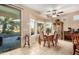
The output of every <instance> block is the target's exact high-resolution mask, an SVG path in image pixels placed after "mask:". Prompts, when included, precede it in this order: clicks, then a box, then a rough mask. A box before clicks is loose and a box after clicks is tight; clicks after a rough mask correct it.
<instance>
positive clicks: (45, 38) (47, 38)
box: [44, 35, 54, 48]
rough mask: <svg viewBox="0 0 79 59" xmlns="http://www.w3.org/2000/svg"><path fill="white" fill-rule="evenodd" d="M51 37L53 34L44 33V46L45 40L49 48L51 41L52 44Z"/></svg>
mask: <svg viewBox="0 0 79 59" xmlns="http://www.w3.org/2000/svg"><path fill="white" fill-rule="evenodd" d="M53 37H54V35H49V36H47V35H44V46H45V44H46V42H47V44H48V47H49V48H50V43H52V44H53V46H54V41H53Z"/></svg>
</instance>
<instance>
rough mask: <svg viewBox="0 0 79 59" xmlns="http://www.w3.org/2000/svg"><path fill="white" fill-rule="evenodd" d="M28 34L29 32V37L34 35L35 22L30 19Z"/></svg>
mask: <svg viewBox="0 0 79 59" xmlns="http://www.w3.org/2000/svg"><path fill="white" fill-rule="evenodd" d="M30 32H31V35H34V34H35V20H34V19H32V18H31V19H30Z"/></svg>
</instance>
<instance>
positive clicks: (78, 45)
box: [71, 33, 79, 55]
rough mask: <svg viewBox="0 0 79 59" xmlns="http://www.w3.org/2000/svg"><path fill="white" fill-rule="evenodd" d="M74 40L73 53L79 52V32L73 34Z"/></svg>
mask: <svg viewBox="0 0 79 59" xmlns="http://www.w3.org/2000/svg"><path fill="white" fill-rule="evenodd" d="M71 38H72V42H73V55H75V54H76V52H77V53H79V33H74V34H72V36H71Z"/></svg>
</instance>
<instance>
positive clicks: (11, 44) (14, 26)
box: [0, 5, 20, 52]
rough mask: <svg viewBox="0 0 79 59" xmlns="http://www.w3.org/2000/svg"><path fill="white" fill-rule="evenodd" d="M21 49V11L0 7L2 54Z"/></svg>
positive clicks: (9, 7)
mask: <svg viewBox="0 0 79 59" xmlns="http://www.w3.org/2000/svg"><path fill="white" fill-rule="evenodd" d="M17 47H20V10H18V9H16V8H12V7H11V6H7V5H0V52H3V51H7V50H11V49H14V48H17Z"/></svg>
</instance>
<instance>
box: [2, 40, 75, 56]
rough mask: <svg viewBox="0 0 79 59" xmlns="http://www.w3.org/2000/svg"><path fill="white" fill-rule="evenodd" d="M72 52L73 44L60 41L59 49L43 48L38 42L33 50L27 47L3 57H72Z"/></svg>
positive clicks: (33, 46) (6, 53) (33, 45)
mask: <svg viewBox="0 0 79 59" xmlns="http://www.w3.org/2000/svg"><path fill="white" fill-rule="evenodd" d="M72 52H73V48H72V42H69V41H64V40H59V43H58V47H53V46H51V48H48V47H47V46H46V47H43V45H39V44H38V43H37V42H36V43H35V44H32V45H31V48H28V47H27V46H26V47H25V48H18V49H15V50H12V51H8V52H5V53H2V54H1V55H72Z"/></svg>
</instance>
